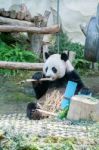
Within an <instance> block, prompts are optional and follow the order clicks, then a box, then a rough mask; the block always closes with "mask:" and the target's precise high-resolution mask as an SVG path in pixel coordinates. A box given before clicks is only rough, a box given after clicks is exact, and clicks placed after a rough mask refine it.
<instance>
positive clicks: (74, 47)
mask: <svg viewBox="0 0 99 150" xmlns="http://www.w3.org/2000/svg"><path fill="white" fill-rule="evenodd" d="M50 50H51V51H52V52H54V53H56V52H57V51H58V50H57V40H56V41H55V44H54V45H53V46H51V47H50ZM59 50H60V53H62V52H63V51H66V50H68V51H74V52H76V58H83V51H84V46H83V45H81V44H79V43H72V42H71V41H70V40H69V38H68V36H67V35H66V34H64V33H62V32H61V33H60V34H59Z"/></svg>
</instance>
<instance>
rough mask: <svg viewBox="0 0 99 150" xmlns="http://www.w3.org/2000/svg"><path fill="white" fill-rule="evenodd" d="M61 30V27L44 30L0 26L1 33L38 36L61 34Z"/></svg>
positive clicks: (45, 28) (56, 26)
mask: <svg viewBox="0 0 99 150" xmlns="http://www.w3.org/2000/svg"><path fill="white" fill-rule="evenodd" d="M59 30H60V27H59V26H58V25H53V26H51V27H42V28H38V27H23V26H8V25H0V32H30V33H36V34H54V33H56V32H59Z"/></svg>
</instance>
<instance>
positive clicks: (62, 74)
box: [27, 52, 90, 119]
mask: <svg viewBox="0 0 99 150" xmlns="http://www.w3.org/2000/svg"><path fill="white" fill-rule="evenodd" d="M46 77H47V78H52V81H39V80H40V79H41V78H46ZM32 79H36V80H37V81H38V82H32V86H33V89H34V91H35V96H36V98H37V100H39V103H40V104H41V105H43V103H44V101H45V98H44V96H45V95H46V94H47V93H48V92H49V91H50V92H51V91H53V90H54V89H58V90H62V91H63V93H64V91H65V89H66V84H67V82H68V81H74V82H77V89H76V92H75V94H78V92H79V91H80V92H81V93H83V94H89V92H90V90H89V89H88V88H86V87H85V85H84V83H83V82H82V80H81V78H80V76H79V75H78V73H77V72H76V70H75V69H74V67H73V65H72V64H71V62H70V61H69V59H68V55H67V54H66V53H62V54H53V55H49V53H47V52H45V63H44V66H43V71H42V72H36V73H35V74H34V75H33V76H32ZM36 108H39V106H38V105H37V103H29V104H28V106H27V116H28V118H30V119H32V110H34V109H36Z"/></svg>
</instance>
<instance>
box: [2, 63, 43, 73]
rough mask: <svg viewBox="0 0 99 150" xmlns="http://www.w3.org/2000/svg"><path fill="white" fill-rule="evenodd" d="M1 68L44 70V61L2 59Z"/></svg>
mask: <svg viewBox="0 0 99 150" xmlns="http://www.w3.org/2000/svg"><path fill="white" fill-rule="evenodd" d="M0 68H3V69H12V70H16V69H19V70H35V71H38V70H42V68H43V63H26V62H7V61H0Z"/></svg>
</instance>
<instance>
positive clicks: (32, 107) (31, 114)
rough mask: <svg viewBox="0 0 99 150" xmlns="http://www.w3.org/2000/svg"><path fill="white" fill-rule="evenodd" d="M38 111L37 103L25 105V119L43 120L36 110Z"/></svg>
mask: <svg viewBox="0 0 99 150" xmlns="http://www.w3.org/2000/svg"><path fill="white" fill-rule="evenodd" d="M37 109H40V106H39V105H38V104H37V103H33V102H31V103H29V104H28V105H27V112H26V113H27V117H28V118H29V119H33V120H40V119H42V118H43V116H42V114H41V113H40V112H39V111H38V110H37Z"/></svg>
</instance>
